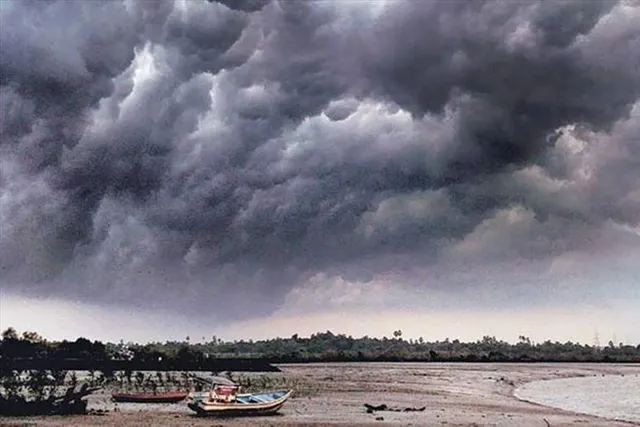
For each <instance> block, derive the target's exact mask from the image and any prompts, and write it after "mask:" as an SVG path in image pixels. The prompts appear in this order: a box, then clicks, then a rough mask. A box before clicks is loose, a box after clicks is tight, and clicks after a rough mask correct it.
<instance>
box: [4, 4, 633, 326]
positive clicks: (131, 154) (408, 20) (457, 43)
mask: <svg viewBox="0 0 640 427" xmlns="http://www.w3.org/2000/svg"><path fill="white" fill-rule="evenodd" d="M0 7H1V9H0V10H1V12H0V13H1V17H2V25H1V26H0V112H1V120H2V121H1V129H0V137H1V145H0V227H1V236H0V257H1V258H0V263H1V269H2V270H1V273H0V274H1V276H0V284H1V285H2V287H3V289H4V290H5V291H6V290H8V291H11V292H15V293H23V294H27V295H29V294H38V295H44V296H56V297H62V298H69V299H80V300H87V301H92V302H97V303H99V304H105V305H109V304H118V305H126V306H128V305H131V306H144V307H146V308H149V307H151V308H154V307H155V308H160V309H166V310H178V311H181V310H184V308H185V307H194V308H198V309H200V308H205V307H208V308H210V309H211V315H212V316H226V317H229V316H232V317H233V316H243V317H244V316H246V315H256V316H257V315H261V314H264V313H267V312H270V311H272V310H274V309H275V308H277V307H278V306H279V304H281V303H282V302H283V301H284V300H285V298H286V296H287V295H288V294H290V292H291V291H292V289H305V288H304V286H305V283H306V284H308V283H311V284H313V286H314V289H315V288H317V287H318V286H322V285H318V277H325V278H329V279H327V283H328V284H327V286H330V284H329V282H330V283H343V282H342V281H344V280H346V281H351V282H354V283H364V284H365V287H366V283H369V282H371V281H373V280H375V279H376V278H384V280H385V281H387V282H388V281H391V282H397V283H403V284H404V285H406V286H408V287H411V288H412V289H420V290H421V291H423V290H425V291H427V292H428V291H429V290H430V289H431V290H433V291H434V292H436V291H437V292H438V293H445V294H448V295H452V296H454V295H456V293H457V292H462V291H464V290H465V289H467V288H468V287H472V288H473V286H477V287H478V288H482V287H483V286H484V285H483V284H482V283H481V282H482V280H483V276H482V274H479V273H473V268H474V266H475V267H476V268H477V269H478V272H480V273H482V272H485V273H486V272H490V271H492V269H493V270H494V271H497V272H499V274H498V275H497V276H496V275H494V276H493V279H487V277H488V276H487V277H484V278H485V279H487V281H488V282H491V284H490V286H496V285H495V282H496V281H499V282H500V283H501V284H500V285H499V286H501V287H503V288H504V293H505V294H506V295H509V293H510V290H509V289H513V288H509V287H510V286H512V285H511V284H510V280H509V279H508V278H505V277H503V276H505V275H507V276H508V274H507V273H508V272H509V271H511V270H512V269H513V268H514V267H513V266H518V265H524V266H523V267H522V268H523V269H522V270H521V273H519V274H524V273H522V272H523V271H526V272H527V274H528V275H529V277H535V280H532V281H530V286H531V287H537V286H542V285H540V282H541V281H544V280H547V279H548V280H547V282H546V283H552V282H553V278H549V277H547V276H544V275H543V276H542V278H541V277H537V276H539V274H538V273H540V272H541V271H547V270H548V271H551V270H552V268H551V267H552V266H554V265H555V266H556V270H554V271H557V265H558V262H560V261H559V260H562V259H564V258H563V257H565V258H566V257H568V256H575V254H580V256H582V257H586V258H585V259H588V260H598V259H600V260H601V259H603V258H602V257H603V256H604V254H611V253H615V251H616V250H619V251H626V253H634V254H635V253H640V242H639V240H640V236H639V235H640V139H639V135H640V73H639V72H638V70H640V7H638V6H637V4H634V3H632V2H613V1H606V2H605V1H602V2H599V1H592V2H582V1H554V2H543V1H539V2H534V1H532V2H497V1H476V2H449V1H431V2H426V1H425V2H422V1H421V2H412V1H393V2H383V1H380V2H378V1H371V2H313V1H276V0H274V1H262V0H260V1H250V0H247V1H219V2H216V1H211V0H188V1H178V0H176V1H175V2H174V1H169V0H164V1H158V2H134V1H115V0H114V1H109V2H103V3H100V2H85V3H82V4H81V5H79V4H76V3H71V2H68V1H49V2H40V1H28V2H18V1H7V2H3V3H2V5H1V6H0ZM612 251H613V252H612ZM523 263H524V264H523ZM554 263H555V264H554ZM565 265H566V264H565ZM505 266H508V267H505ZM503 267H504V268H503ZM468 269H471V270H470V271H472V272H471V273H468V274H469V275H471V276H474V277H476V278H479V279H480V280H475V281H473V280H471V279H469V277H468V276H465V275H466V274H467V273H465V272H466V271H467V270H468ZM545 269H547V270H545ZM571 271H573V270H571ZM625 271H627V273H626V274H627V276H625V278H626V279H625V280H632V279H634V278H635V279H637V278H638V277H639V274H640V272H639V271H638V270H637V269H636V270H634V269H633V268H632V267H631V268H629V269H628V270H625ZM487 274H491V273H487ZM545 274H547V273H545ZM548 274H553V271H551V273H548ZM462 276H464V277H466V278H460V277H462ZM498 276H499V277H500V279H496V277H498ZM512 277H516V276H512ZM332 278H333V279H332ZM336 278H339V279H336ZM390 278H391V279H390ZM545 278H546V279H545ZM471 282H474V283H475V284H474V285H470V283H471ZM488 282H487V283H488ZM376 286H377V285H376ZM487 286H489V285H487ZM545 286H548V285H545ZM296 292H298V291H296Z"/></svg>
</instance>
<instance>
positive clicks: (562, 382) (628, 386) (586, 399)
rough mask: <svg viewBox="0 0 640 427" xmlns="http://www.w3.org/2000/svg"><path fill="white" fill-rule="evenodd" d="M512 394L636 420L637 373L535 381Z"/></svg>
mask: <svg viewBox="0 0 640 427" xmlns="http://www.w3.org/2000/svg"><path fill="white" fill-rule="evenodd" d="M515 394H516V397H518V398H519V399H522V400H527V401H530V402H534V403H538V404H541V405H546V406H552V407H555V408H560V409H566V410H568V411H573V412H580V413H583V414H590V415H596V416H601V417H606V418H610V419H616V420H622V421H633V422H638V423H640V375H639V374H633V375H604V376H602V375H598V376H592V377H580V378H565V379H555V380H547V381H535V382H532V383H529V384H525V385H524V386H522V387H520V388H518V389H517V390H516V393H515Z"/></svg>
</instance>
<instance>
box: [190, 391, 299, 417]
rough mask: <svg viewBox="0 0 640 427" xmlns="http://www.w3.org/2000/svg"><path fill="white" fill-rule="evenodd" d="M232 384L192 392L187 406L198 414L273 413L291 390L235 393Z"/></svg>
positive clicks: (245, 414) (280, 406) (242, 414)
mask: <svg viewBox="0 0 640 427" xmlns="http://www.w3.org/2000/svg"><path fill="white" fill-rule="evenodd" d="M237 391H238V388H237V387H234V386H217V387H214V390H212V391H211V392H209V393H206V392H205V393H203V392H200V393H192V394H190V395H189V400H188V403H187V406H188V407H189V409H191V410H193V411H195V412H196V413H197V414H198V415H200V416H232V417H237V416H248V415H273V414H275V413H276V412H278V411H279V410H280V408H282V405H284V403H285V402H286V401H287V399H289V397H290V396H291V394H292V393H293V390H279V391H272V392H264V393H244V394H237Z"/></svg>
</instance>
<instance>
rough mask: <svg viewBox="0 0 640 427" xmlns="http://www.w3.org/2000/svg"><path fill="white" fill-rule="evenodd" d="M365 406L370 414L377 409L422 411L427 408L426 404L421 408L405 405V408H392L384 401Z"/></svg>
mask: <svg viewBox="0 0 640 427" xmlns="http://www.w3.org/2000/svg"><path fill="white" fill-rule="evenodd" d="M364 406H365V408H367V413H368V414H373V413H374V412H376V411H390V412H422V411H424V410H425V409H427V407H426V406H422V407H420V408H416V407H411V406H408V407H405V408H391V407H389V406H387V405H385V404H384V403H383V404H382V405H370V404H369V403H365V404H364Z"/></svg>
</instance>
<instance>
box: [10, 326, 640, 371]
mask: <svg viewBox="0 0 640 427" xmlns="http://www.w3.org/2000/svg"><path fill="white" fill-rule="evenodd" d="M65 360H66V361H67V362H69V361H70V360H71V361H74V360H75V361H83V363H85V364H86V365H87V366H97V365H100V366H103V367H106V368H107V370H110V369H119V370H120V369H130V370H144V369H148V370H207V371H217V372H221V371H251V370H263V371H267V370H274V369H275V370H277V368H273V367H270V365H269V364H270V363H307V362H348V361H425V362H609V363H637V362H640V345H637V346H632V345H623V344H622V343H620V344H618V345H615V344H614V343H613V342H609V344H608V345H607V346H605V347H596V346H590V345H584V344H580V343H573V342H565V343H560V342H551V341H545V342H541V343H533V342H531V340H530V339H529V338H527V337H524V336H521V337H520V339H519V341H518V342H517V343H516V344H511V343H508V342H505V341H502V340H498V339H496V338H495V337H490V336H485V337H483V338H482V339H481V340H478V341H475V342H468V343H464V342H460V341H458V340H449V339H446V340H444V341H436V342H425V341H423V340H422V339H418V340H412V339H410V340H405V339H403V338H402V331H400V330H398V331H395V332H394V333H393V338H370V337H367V336H365V337H362V338H353V337H351V336H347V335H343V334H334V333H332V332H330V331H327V332H324V333H317V334H313V335H311V336H310V337H308V338H303V337H299V336H298V335H293V336H292V337H290V338H275V339H269V340H261V341H251V340H250V341H242V340H241V341H233V342H225V341H223V340H221V339H219V338H217V337H215V336H214V337H212V338H211V339H210V340H208V341H207V340H206V339H204V338H203V339H202V340H201V342H199V343H193V342H191V340H190V339H189V337H187V338H186V339H185V340H184V341H168V342H164V343H151V344H145V345H141V344H135V343H124V342H120V343H118V344H115V343H106V344H103V343H101V342H99V341H93V342H91V341H89V340H87V339H84V338H78V339H77V340H76V341H72V342H70V341H62V342H49V341H46V340H44V339H43V338H42V337H40V336H39V335H38V334H37V333H34V332H25V333H23V334H22V335H21V336H18V334H17V333H16V332H15V330H13V329H12V328H9V329H8V330H6V331H5V332H3V334H2V341H0V364H2V365H4V366H5V367H6V366H7V365H8V364H16V363H34V361H40V363H42V364H46V363H49V364H51V363H54V362H56V361H65ZM20 361H22V362H20ZM25 361H27V362H25ZM234 361H235V363H234ZM92 363H93V365H91V364H92ZM258 365H260V366H258ZM87 366H85V367H82V368H78V369H89V368H88V367H87ZM64 369H74V368H70V367H69V366H66V367H65V368H64ZM96 369H97V370H98V369H99V370H104V369H103V368H102V367H101V368H96Z"/></svg>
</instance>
